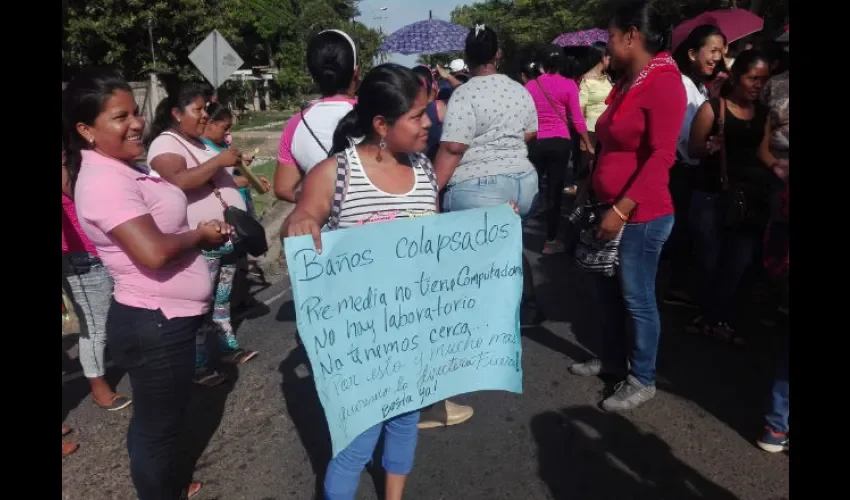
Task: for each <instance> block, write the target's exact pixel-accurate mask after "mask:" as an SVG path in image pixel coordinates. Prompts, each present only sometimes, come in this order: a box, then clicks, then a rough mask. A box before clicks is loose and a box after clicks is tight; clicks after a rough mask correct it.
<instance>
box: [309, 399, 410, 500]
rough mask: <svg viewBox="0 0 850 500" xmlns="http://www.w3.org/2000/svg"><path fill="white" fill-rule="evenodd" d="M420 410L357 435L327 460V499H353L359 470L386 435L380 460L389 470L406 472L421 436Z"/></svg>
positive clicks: (364, 465) (405, 473) (396, 472)
mask: <svg viewBox="0 0 850 500" xmlns="http://www.w3.org/2000/svg"><path fill="white" fill-rule="evenodd" d="M418 423H419V412H418V411H414V412H410V413H405V414H403V415H399V416H397V417H395V418H391V419H389V420H387V421H386V422H381V423H380V424H377V425H375V426H374V427H372V428H370V429H368V430H366V431H364V432H363V433H362V434H360V435H359V436H357V437H356V438H354V441H352V442H351V443H350V444H349V445H348V446H346V447H345V449H344V450H342V451H341V452H339V455H337V456H336V457H334V458H333V459H332V460H331V462H330V463H329V464H328V471H327V474H326V475H325V500H354V495H355V494H356V493H357V485H358V484H359V483H360V473H361V472H363V468H364V467H366V464H367V463H369V461H370V460H372V454H373V453H374V452H375V446H376V445H377V444H378V439H379V438H380V437H381V431H382V430H384V429H386V431H387V434H386V436H384V458H383V460H382V461H381V463H382V464H383V466H384V470H386V471H387V472H388V473H390V474H398V475H407V474H409V473H410V471H411V470H412V469H413V457H414V455H415V454H416V440H417V438H418V437H419V429H418V428H417V427H416V424H418Z"/></svg>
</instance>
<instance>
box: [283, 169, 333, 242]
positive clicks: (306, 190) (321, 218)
mask: <svg viewBox="0 0 850 500" xmlns="http://www.w3.org/2000/svg"><path fill="white" fill-rule="evenodd" d="M336 171H337V162H336V158H329V159H327V160H324V161H323V162H321V163H319V164H318V165H316V166H315V167H313V168H312V169H310V172H309V173H308V174H307V175H306V176H305V177H304V182H303V184H302V185H301V196H300V198H299V199H298V203H297V204H296V205H295V210H293V211H292V213H291V214H289V216H288V217H287V218H286V220H284V221H283V225H282V226H281V230H280V231H281V235H283V236H286V235H287V230H288V228H289V226H290V225H292V224H297V223H299V222H303V221H304V220H305V219H310V220H312V221H314V222H315V223H316V224H317V225H318V226H319V227H321V226H323V225H324V224H325V223H327V221H328V218H329V217H330V215H331V206H332V202H333V197H334V186H335V184H336Z"/></svg>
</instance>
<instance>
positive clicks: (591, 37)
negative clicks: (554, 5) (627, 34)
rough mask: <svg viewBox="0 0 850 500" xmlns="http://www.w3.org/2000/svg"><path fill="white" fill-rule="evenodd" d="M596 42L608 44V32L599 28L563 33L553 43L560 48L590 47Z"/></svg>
mask: <svg viewBox="0 0 850 500" xmlns="http://www.w3.org/2000/svg"><path fill="white" fill-rule="evenodd" d="M594 42H605V43H608V32H607V31H606V30H601V29H599V28H593V29H590V30H584V31H574V32H572V33H561V34H560V35H558V37H557V38H555V39H554V40H552V43H553V44H555V45H557V46H559V47H589V46H590V45H593V44H594Z"/></svg>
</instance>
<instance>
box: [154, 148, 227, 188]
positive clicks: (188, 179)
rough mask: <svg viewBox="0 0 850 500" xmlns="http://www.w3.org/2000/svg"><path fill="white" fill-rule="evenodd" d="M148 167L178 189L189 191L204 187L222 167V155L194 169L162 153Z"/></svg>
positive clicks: (172, 154)
mask: <svg viewBox="0 0 850 500" xmlns="http://www.w3.org/2000/svg"><path fill="white" fill-rule="evenodd" d="M150 166H151V168H152V169H154V170H156V172H157V173H158V174H159V175H160V177H162V178H163V179H165V180H167V181H168V182H170V183H171V184H174V185H175V186H177V187H179V188H180V189H182V190H183V191H191V190H193V189H198V188H199V187H201V186H203V185H205V184H206V183H208V182H209V181H210V179H212V177H213V175H215V173H216V172H218V171H219V169H221V168H224V167H226V166H230V165H224V164H223V161H222V155H218V156H216V157H215V158H213V159H211V160H208V161H206V162H204V163H201V164H200V165H199V166H197V167H195V168H188V166H187V165H186V159H185V158H183V157H182V156H180V155H178V154H175V153H163V154H161V155H158V156H157V157H156V158H154V159H153V160H151V162H150Z"/></svg>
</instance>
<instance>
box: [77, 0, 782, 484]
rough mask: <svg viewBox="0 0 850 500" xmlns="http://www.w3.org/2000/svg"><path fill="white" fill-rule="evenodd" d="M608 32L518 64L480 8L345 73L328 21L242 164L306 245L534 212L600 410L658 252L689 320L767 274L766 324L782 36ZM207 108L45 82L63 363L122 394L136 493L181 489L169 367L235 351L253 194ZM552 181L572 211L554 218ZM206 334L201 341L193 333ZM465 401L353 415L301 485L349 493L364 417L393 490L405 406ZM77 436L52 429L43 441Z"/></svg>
mask: <svg viewBox="0 0 850 500" xmlns="http://www.w3.org/2000/svg"><path fill="white" fill-rule="evenodd" d="M608 35H609V37H608V41H607V43H602V42H598V43H596V44H594V45H592V46H591V47H589V48H588V50H587V51H586V53H585V55H584V58H583V60H581V61H575V60H571V59H570V57H569V56H568V55H567V54H566V53H565V52H564V50H563V49H562V48H560V47H557V46H545V47H543V48H542V50H539V51H537V52H536V53H535V54H534V55H533V56H532V57H527V60H524V61H522V62H521V64H519V65H518V68H517V71H516V75H507V74H504V73H501V72H500V71H499V68H500V60H501V57H502V52H501V49H500V44H499V39H498V36H497V34H496V31H495V30H494V29H493V28H492V27H491V26H487V25H485V24H484V23H476V24H475V25H474V26H473V27H472V28H471V30H470V33H469V35H468V37H467V39H466V47H465V51H464V58H463V60H456V61H452V62H451V64H449V67H448V69H444V68H443V67H441V66H437V67H435V68H433V69H432V68H430V67H426V66H419V67H415V68H412V69H411V68H406V67H403V66H400V65H397V64H382V65H380V66H377V67H375V68H373V69H372V70H371V71H369V72H368V73H366V74H363V75H361V72H360V65H359V62H358V50H357V44H356V43H355V41H354V40H353V39H352V38H351V37H350V36H349V35H348V34H346V33H345V32H343V31H340V30H327V31H323V32H321V33H319V34H317V35H315V36H314V37H313V38H312V39H311V40H310V41H309V43H308V46H307V54H306V60H307V68H308V71H309V73H310V75H311V76H312V78H313V81H314V82H315V84H316V86H317V88H318V90H319V91H320V93H321V97H320V98H319V99H317V100H316V101H314V102H312V103H310V104H309V105H308V106H306V107H304V109H302V110H301V111H300V112H298V113H296V114H295V115H294V116H293V117H292V118H291V119H290V120H289V122H288V123H287V124H286V126H285V128H284V130H283V133H282V136H281V141H280V147H279V152H278V165H277V169H276V171H275V175H274V179H273V180H272V182H269V181H268V180H265V179H264V180H263V182H265V183H267V185H268V186H270V187H271V186H273V190H274V193H275V195H276V196H277V197H278V198H280V199H283V200H287V201H289V202H292V203H295V208H294V210H293V211H292V213H291V214H290V215H289V216H288V217H287V219H286V220H285V221H284V223H283V226H282V227H281V237H282V238H284V237H289V236H298V235H312V237H313V239H314V241H315V245H316V247H317V248H321V234H322V233H323V232H325V231H334V230H337V229H344V228H351V227H356V226H359V225H362V224H369V223H375V222H382V221H389V220H396V219H402V218H408V217H418V216H423V215H429V214H437V213H440V212H451V211H457V210H466V209H472V208H479V207H489V206H495V205H499V204H504V203H510V204H511V205H512V206H513V207H514V209H515V210H516V212H517V213H518V214H519V215H520V217H522V218H523V220H524V221H528V220H530V219H531V218H536V217H539V218H540V219H541V221H542V222H543V225H544V227H545V232H546V235H545V242H544V244H543V247H542V249H541V250H542V253H543V254H544V255H549V256H552V255H559V254H563V255H564V256H565V258H571V259H572V260H573V261H575V262H576V263H577V264H578V265H579V267H581V268H582V269H585V270H586V271H587V272H589V273H591V274H592V275H593V276H594V278H595V282H594V285H595V286H594V287H593V288H594V291H595V293H596V298H597V302H598V304H599V307H601V308H602V311H603V314H601V315H600V316H599V327H600V329H599V333H600V336H601V337H602V339H603V346H604V347H603V349H602V351H601V352H599V353H598V357H596V358H593V359H588V360H581V361H580V362H578V363H576V364H574V365H572V366H570V367H569V371H570V372H571V373H573V374H575V375H578V376H598V375H602V374H607V375H615V376H618V377H620V380H621V382H620V383H619V384H618V385H617V387H616V390H615V392H614V393H613V394H612V395H610V396H609V397H607V398H605V399H604V400H603V401H602V402H601V406H602V408H603V409H605V410H607V411H612V412H617V411H627V410H631V409H634V408H636V407H638V406H640V405H643V404H645V403H647V402H648V401H650V400H651V399H652V398H653V397H654V396H655V395H656V387H655V380H656V358H657V355H658V345H659V339H660V336H661V320H660V315H659V308H658V304H657V301H656V280H657V274H658V268H659V264H660V262H661V261H662V259H667V260H669V261H670V264H671V268H672V270H673V272H672V282H671V286H670V290H669V292H668V293H667V294H666V295H665V297H664V301H665V302H666V303H669V304H674V305H678V306H682V307H691V308H694V309H695V310H698V311H699V313H698V314H695V316H694V319H693V321H692V323H690V324H689V325H688V327H687V331H689V332H691V333H694V334H696V335H702V336H706V337H710V338H715V339H718V340H720V341H723V342H727V343H729V344H730V345H732V346H734V345H739V344H741V343H743V342H746V338H747V337H746V335H745V334H743V333H739V332H738V331H737V330H736V329H735V328H733V326H732V325H733V323H734V321H735V317H736V311H735V305H736V304H737V303H738V302H737V301H736V300H735V297H736V295H737V294H739V293H740V292H741V291H742V289H744V288H747V287H749V286H750V283H752V282H760V278H762V277H767V278H768V280H769V281H768V282H769V283H770V285H771V286H770V289H771V290H776V291H777V293H776V296H777V297H778V299H777V303H776V306H777V307H776V310H777V317H776V318H770V320H771V321H776V320H777V319H778V320H779V321H781V320H782V318H784V317H787V315H788V302H787V297H788V269H789V265H788V262H789V257H788V192H789V191H788V189H789V188H788V186H789V163H788V158H789V126H788V123H789V115H788V101H789V97H788V70H787V54H786V52H785V51H783V50H778V51H774V50H758V49H759V48H758V47H754V48H749V49H747V50H743V51H740V52H739V53H737V54H735V57H734V61H731V60H728V59H727V57H726V56H728V55H729V45H730V44H729V43H728V40H727V39H726V36H725V35H724V33H723V32H722V31H721V30H720V29H719V28H718V27H716V26H713V25H704V26H699V27H697V28H696V29H694V30H693V31H692V32H691V33H690V35H689V36H688V37H687V39H686V40H685V41H684V42H682V43H680V44H679V45H678V46H677V47H674V48H673V49H672V51H671V50H670V47H669V44H670V40H669V39H668V34H667V30H666V26H665V25H664V24H663V23H662V21H661V18H660V15H659V14H658V12H657V11H656V10H655V8H654V7H653V6H652V5H651V4H650V3H648V2H644V1H635V2H628V3H626V4H624V5H622V6H621V7H620V8H619V9H618V10H617V12H616V13H615V15H614V16H613V18H612V19H611V22H610V23H609V26H608ZM784 48H785V49H786V50H787V40H786V43H785V45H784ZM231 124H232V116H231V115H230V113H229V111H228V110H227V109H226V108H225V107H223V106H221V105H220V104H218V103H212V104H211V103H209V100H208V95H207V94H206V93H205V92H204V90H203V89H202V88H199V87H195V86H191V85H183V86H181V87H180V88H175V89H170V91H169V94H168V97H167V99H166V100H165V101H163V103H161V104H160V105H159V106H158V108H157V114H156V118H155V120H154V123H153V124H151V126H150V127H149V130H148V132H147V134H146V133H145V120H144V118H143V117H142V116H141V115H140V114H139V109H138V106H137V104H136V102H135V100H134V98H133V94H132V90H131V89H130V87H129V85H128V84H127V83H126V82H125V81H124V80H122V79H121V78H120V77H118V76H116V75H114V74H111V73H109V72H105V71H100V70H90V71H85V72H83V73H81V74H80V75H79V76H78V77H77V78H75V79H74V80H73V81H72V82H70V83H69V85H68V86H67V88H66V89H65V90H64V91H63V157H62V158H63V215H64V217H65V218H64V219H63V230H62V233H63V265H64V266H65V270H64V275H65V280H64V281H63V290H65V289H66V288H67V293H68V295H69V296H70V297H71V298H72V300H73V303H74V307H75V309H76V310H78V312H79V313H80V316H81V318H82V320H83V321H81V323H84V324H85V327H84V328H81V330H82V331H81V333H80V360H81V363H82V365H83V368H84V372H85V375H86V377H87V378H88V379H89V381H90V384H91V388H92V398H93V400H94V401H95V403H96V404H98V405H99V406H101V407H103V408H104V409H106V410H110V411H118V410H121V409H123V408H127V407H132V412H133V414H132V418H131V421H130V426H129V429H128V435H127V448H128V452H129V455H130V468H131V471H130V472H131V477H132V480H133V485H134V486H135V488H136V491H137V494H138V498H139V499H140V500H152V499H158V500H162V499H180V498H187V497H190V496H192V495H194V494H195V493H196V492H197V491H198V490H199V488H200V483H197V482H192V481H191V478H183V477H179V476H178V475H177V473H176V472H175V470H176V468H175V467H174V465H175V463H176V461H177V460H178V457H177V456H176V448H175V447H176V443H177V438H178V437H179V436H180V434H181V429H182V425H183V417H184V414H185V411H186V406H187V402H188V394H189V391H190V390H191V387H192V384H193V383H195V384H199V385H201V386H214V385H217V384H219V383H221V382H222V381H223V377H224V375H223V374H221V373H220V372H218V371H217V370H216V366H218V364H219V363H233V364H238V363H245V362H247V361H249V360H251V359H252V358H254V357H255V356H256V355H257V352H256V351H251V350H248V349H245V348H243V347H242V346H241V345H240V343H239V342H238V341H237V339H236V336H235V335H234V331H233V327H232V325H231V319H230V314H231V313H230V309H231V306H232V297H231V288H232V284H233V281H234V279H235V277H238V276H239V273H240V270H243V272H244V270H245V269H248V267H249V265H250V263H249V262H248V256H247V255H246V254H245V253H244V251H238V249H237V247H235V246H234V245H233V244H232V243H231V236H232V234H233V231H234V229H233V227H232V226H231V225H230V224H228V223H226V222H224V221H225V219H226V217H225V212H226V211H227V210H228V207H236V208H238V209H240V210H243V211H247V212H250V206H251V202H250V191H249V190H247V186H248V184H247V182H246V181H245V180H244V179H243V178H242V177H241V176H240V175H239V168H245V167H246V165H247V164H248V163H249V162H250V158H249V155H244V154H242V153H241V152H240V151H238V150H237V149H236V148H234V147H232V146H229V144H228V141H227V140H226V137H227V134H228V131H229V128H230V126H231ZM143 141H144V142H143ZM145 154H146V156H147V165H140V164H139V162H138V161H137V160H138V159H139V158H140V157H143V155H145ZM564 201H567V202H568V203H570V204H571V205H572V207H573V210H574V211H573V214H574V215H576V214H578V215H577V216H576V217H570V218H569V219H567V220H565V219H564V217H563V216H562V215H563V208H564V207H563V205H564ZM582 221H587V224H586V225H583V223H582ZM240 248H241V247H240ZM692 270H693V271H694V272H691V271H692ZM751 276H756V278H751ZM523 277H524V283H523V294H522V299H521V303H520V304H518V308H519V311H520V324H521V326H529V325H535V324H539V323H541V322H542V321H544V320H545V315H544V313H543V311H542V309H541V307H540V305H539V303H538V301H537V299H536V297H535V293H534V288H535V287H534V282H533V279H532V272H531V265H530V263H529V262H528V258H527V257H526V256H524V257H523ZM761 281H763V280H761ZM213 333H214V334H215V337H216V339H217V340H218V344H219V348H218V349H217V350H216V351H215V354H216V356H215V357H213V356H212V355H211V353H210V352H208V351H207V348H206V344H207V342H206V340H207V337H208V336H209V335H210V334H213ZM786 343H787V342H786ZM107 344H108V346H109V350H110V354H111V356H112V358H113V359H114V360H115V362H116V363H117V364H118V365H119V366H120V367H122V368H123V369H125V370H126V371H127V373H128V375H129V378H130V382H131V385H132V390H133V394H132V398H133V399H132V401H131V400H130V399H129V398H128V397H126V396H123V395H121V394H117V393H115V392H114V390H113V389H112V388H111V387H109V385H108V384H107V383H106V382H105V381H104V379H103V376H104V373H105V368H104V362H103V353H104V349H105V347H106V345H107ZM782 352H783V358H782V359H781V360H780V362H779V363H778V366H779V370H778V373H777V376H776V378H775V384H774V387H773V389H772V391H771V392H770V398H769V399H770V405H769V408H768V410H767V411H766V414H765V426H766V427H765V431H764V433H763V435H762V436H761V437H760V438H759V439H758V440H757V444H758V446H760V447H761V448H763V449H765V450H767V451H771V452H776V451H782V450H785V449H787V448H788V443H789V440H788V432H789V426H788V419H789V411H788V359H787V352H788V351H787V346H786V348H785V349H783V351H782ZM765 392H766V393H767V392H768V391H767V388H766V389H765ZM473 413H474V411H473V408H471V407H468V406H463V405H458V404H455V403H453V402H451V401H448V400H447V401H442V402H440V403H437V404H434V405H431V406H429V407H427V408H423V409H421V410H417V411H413V412H410V413H405V414H402V415H399V416H397V417H393V418H390V419H388V420H386V421H384V422H382V423H380V424H378V425H376V426H374V427H373V428H371V429H369V430H367V431H365V432H364V433H362V434H361V435H360V436H358V437H357V438H355V439H354V441H352V442H351V444H349V445H348V446H347V447H345V449H343V450H342V451H341V452H340V453H339V454H338V455H337V456H336V457H334V458H332V459H331V460H330V463H329V464H328V466H327V473H326V474H325V479H324V496H325V498H327V499H349V500H350V499H353V498H354V497H355V494H356V490H357V488H358V483H359V479H360V474H361V471H362V470H363V468H364V467H365V466H366V464H367V463H368V462H369V461H370V460H371V458H372V456H373V453H374V450H375V447H376V446H377V443H378V442H379V438H380V437H381V436H382V434H383V437H384V440H383V454H382V456H383V461H382V464H383V467H384V469H385V470H386V472H387V476H386V498H388V499H400V498H402V495H403V491H404V486H405V481H406V478H407V475H408V474H409V473H410V472H411V470H412V468H413V463H414V456H415V452H416V444H417V437H418V432H419V429H428V428H433V427H442V426H449V425H457V424H461V423H464V422H467V421H469V420H470V419H471V418H472V416H473ZM67 432H70V430H69V429H67V428H64V427H63V436H64V435H66V434H67ZM75 448H76V445H74V444H73V443H66V442H64V441H63V456H66V455H67V454H70V453H72V452H73V451H74V450H73V449H75Z"/></svg>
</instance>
